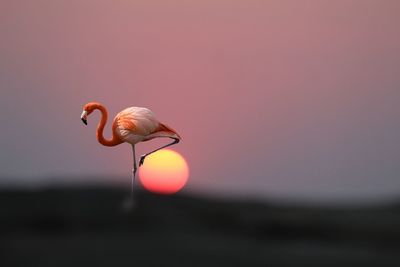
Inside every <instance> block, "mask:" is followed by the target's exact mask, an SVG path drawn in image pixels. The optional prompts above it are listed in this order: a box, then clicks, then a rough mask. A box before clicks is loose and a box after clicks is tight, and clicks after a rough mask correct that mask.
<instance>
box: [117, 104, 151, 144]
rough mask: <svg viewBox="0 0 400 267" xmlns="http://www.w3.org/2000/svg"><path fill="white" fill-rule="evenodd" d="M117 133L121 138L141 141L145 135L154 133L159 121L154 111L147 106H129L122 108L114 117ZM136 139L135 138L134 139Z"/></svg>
mask: <svg viewBox="0 0 400 267" xmlns="http://www.w3.org/2000/svg"><path fill="white" fill-rule="evenodd" d="M114 123H115V124H116V128H117V131H118V134H119V135H120V137H121V138H122V139H123V140H126V141H129V139H132V138H134V139H135V140H131V141H135V142H137V141H141V140H140V139H144V138H145V137H146V136H148V135H150V134H152V133H154V132H155V131H156V129H157V128H158V127H159V122H158V121H157V119H156V118H155V116H154V113H153V112H152V111H151V110H149V109H147V108H139V107H131V108H127V109H124V110H123V111H121V112H120V113H118V114H117V116H116V117H115V119H114ZM136 139H137V140H136Z"/></svg>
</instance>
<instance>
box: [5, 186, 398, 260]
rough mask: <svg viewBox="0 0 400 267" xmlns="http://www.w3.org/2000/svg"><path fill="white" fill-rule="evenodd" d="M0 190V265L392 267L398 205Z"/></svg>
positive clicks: (105, 191) (102, 191) (395, 256)
mask: <svg viewBox="0 0 400 267" xmlns="http://www.w3.org/2000/svg"><path fill="white" fill-rule="evenodd" d="M125 196H126V195H125V193H124V192H123V191H119V190H109V189H63V190H62V189H58V190H43V191H41V192H33V191H32V192H28V191H26V192H23V191H3V192H0V211H1V213H0V257H1V258H0V266H2V267H5V266H97V267H98V266H296V267H297V266H400V207H397V206H395V205H393V206H386V207H373V208H359V209H357V208H352V209H339V208H337V209H333V208H329V209H324V208H315V207H314V208H312V207H308V208H307V207H299V206H298V207H293V206H292V207H290V206H277V205H268V204H261V203H245V202H234V201H226V202H224V201H216V200H210V199H199V198H192V197H185V196H170V197H166V196H157V195H150V194H146V193H143V192H139V193H138V194H137V198H136V208H135V210H134V211H133V212H131V213H127V212H124V211H123V210H122V209H121V202H122V200H123V198H124V197H125Z"/></svg>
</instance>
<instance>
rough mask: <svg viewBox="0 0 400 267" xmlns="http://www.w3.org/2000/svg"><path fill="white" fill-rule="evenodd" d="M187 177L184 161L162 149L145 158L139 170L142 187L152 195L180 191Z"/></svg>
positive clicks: (171, 152)
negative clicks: (152, 193)
mask: <svg viewBox="0 0 400 267" xmlns="http://www.w3.org/2000/svg"><path fill="white" fill-rule="evenodd" d="M188 177H189V167H188V165H187V163H186V161H185V159H184V158H183V157H182V156H181V155H180V154H179V153H178V152H175V151H173V150H169V149H162V150H160V151H157V152H155V153H153V154H150V155H149V156H148V157H146V160H145V162H144V164H143V165H142V166H141V167H140V168H139V178H140V182H141V183H142V185H143V187H144V188H146V189H147V190H149V191H151V192H154V193H161V194H174V193H176V192H178V191H179V190H181V189H182V188H183V187H184V186H185V184H186V182H187V180H188Z"/></svg>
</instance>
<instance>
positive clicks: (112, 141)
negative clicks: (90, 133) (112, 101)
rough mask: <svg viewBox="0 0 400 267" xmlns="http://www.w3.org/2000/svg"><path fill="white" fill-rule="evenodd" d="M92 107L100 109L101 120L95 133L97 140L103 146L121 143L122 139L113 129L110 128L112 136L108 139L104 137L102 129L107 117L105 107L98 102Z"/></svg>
mask: <svg viewBox="0 0 400 267" xmlns="http://www.w3.org/2000/svg"><path fill="white" fill-rule="evenodd" d="M94 108H95V109H98V110H100V112H101V120H100V123H99V125H98V126H97V133H96V136H97V140H98V141H99V143H100V144H102V145H103V146H116V145H119V144H121V143H122V141H121V139H120V138H119V137H118V136H117V135H116V133H115V131H114V129H113V130H112V137H111V139H110V140H107V139H105V138H104V136H103V131H104V127H105V125H106V123H107V119H108V113H107V109H106V108H105V107H104V106H102V105H100V104H97V105H96V106H95V107H94Z"/></svg>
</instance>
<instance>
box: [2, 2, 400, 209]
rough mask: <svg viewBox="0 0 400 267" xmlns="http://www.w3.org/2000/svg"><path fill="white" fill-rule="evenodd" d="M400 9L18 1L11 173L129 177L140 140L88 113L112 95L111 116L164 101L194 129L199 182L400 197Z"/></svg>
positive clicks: (8, 88)
mask: <svg viewBox="0 0 400 267" xmlns="http://www.w3.org/2000/svg"><path fill="white" fill-rule="evenodd" d="M399 10H400V2H399V1H390V0H385V1H378V0H375V1H369V0H359V1H352V0H348V1H344V0H339V1H324V0H321V1H320V0H314V1H313V0H310V1H306V0H302V1H287V0H283V1H282V0H279V1H267V0H262V1H261V0H260V1H256V0H246V1H235V0H229V1H228V0H212V1H211V0H202V1H183V0H171V1H164V0H146V1H144V0H140V1H133V0H132V1H122V0H121V1H104V0H96V1H94V0H93V1H88V0H83V1H82V0H79V1H74V0H72V1H71V0H68V1H66V0H65V1H62V0H58V1H53V0H48V1H45V0H37V1H7V0H6V1H4V0H3V1H1V2H0V59H1V60H0V92H1V93H0V121H1V131H0V147H1V149H0V185H1V186H2V187H6V186H10V185H26V186H37V185H49V184H68V183H76V182H77V183H79V182H87V181H89V182H93V181H97V180H101V179H103V180H104V179H105V180H107V179H111V178H110V177H113V178H112V179H115V180H116V182H123V181H125V179H126V181H127V182H129V181H130V172H131V169H132V167H131V166H132V155H131V150H130V146H129V145H128V144H122V145H120V146H118V147H114V148H107V147H103V146H101V145H100V144H99V143H98V142H97V140H96V138H95V128H96V125H97V122H98V120H99V118H100V117H99V114H93V115H91V116H90V118H89V125H88V127H85V126H84V125H83V124H82V122H81V121H80V114H81V112H82V107H83V105H84V104H85V103H86V102H89V101H98V102H101V103H103V104H104V105H105V106H106V107H107V108H108V110H109V113H110V116H111V117H113V116H114V115H115V114H116V113H117V112H119V111H120V110H122V109H124V108H126V107H129V106H139V107H148V108H150V109H152V110H153V111H154V112H155V114H156V115H157V117H158V119H159V120H160V121H162V122H163V123H166V124H168V125H170V126H171V127H172V128H174V129H176V130H177V131H178V132H179V134H180V135H181V136H182V137H183V141H182V143H179V144H178V145H176V146H175V147H174V148H173V149H174V150H175V151H177V152H179V153H180V154H182V155H183V156H184V157H185V158H186V160H187V161H188V164H189V167H190V178H189V181H188V184H187V186H186V188H185V190H187V191H188V192H196V193H200V194H212V195H215V196H225V195H227V196H243V197H251V198H252V197H257V198H267V199H295V200H296V199H302V200H309V201H314V202H315V201H328V202H329V201H333V202H340V201H347V202H368V201H370V202H375V201H382V200H388V199H389V200H390V199H397V198H399V195H400V179H399V173H400V164H399V160H400V145H399V144H400V140H399V139H400V124H399V115H400V105H399V103H400V75H399V70H400V53H399V47H400V27H399V25H400V16H399V15H398V14H399ZM107 126H109V124H108V125H107ZM107 126H106V136H109V135H110V128H109V127H107ZM164 142H165V140H164ZM159 144H162V141H154V142H151V143H143V144H139V145H138V146H137V152H138V154H143V153H144V152H146V151H148V150H149V149H151V148H155V147H157V145H159ZM83 177H88V178H83ZM99 177H102V178H99ZM115 177H118V178H115ZM82 179H84V180H85V179H86V180H85V181H82Z"/></svg>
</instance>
